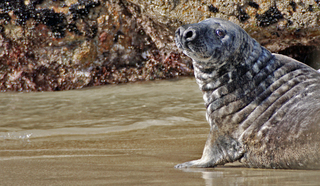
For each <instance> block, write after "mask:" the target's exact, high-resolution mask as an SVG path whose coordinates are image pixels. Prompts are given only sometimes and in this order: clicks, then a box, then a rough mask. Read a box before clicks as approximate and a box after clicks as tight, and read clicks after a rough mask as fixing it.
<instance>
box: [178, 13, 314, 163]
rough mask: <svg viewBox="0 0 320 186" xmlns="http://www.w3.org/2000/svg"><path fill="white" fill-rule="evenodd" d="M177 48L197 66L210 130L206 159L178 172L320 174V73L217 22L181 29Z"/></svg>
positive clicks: (212, 19) (216, 20)
mask: <svg viewBox="0 0 320 186" xmlns="http://www.w3.org/2000/svg"><path fill="white" fill-rule="evenodd" d="M218 29H219V30H222V31H223V32H224V33H225V35H224V36H222V37H221V36H218V35H217V34H216V31H217V30H218ZM188 32H189V33H188ZM186 33H188V34H189V35H191V33H193V34H194V35H192V38H191V37H187V36H186ZM189 35H188V36H189ZM176 44H177V46H178V47H179V48H180V49H182V50H183V52H184V53H185V54H186V55H188V56H189V57H191V58H192V59H193V65H194V71H195V77H196V80H197V83H198V84H199V87H200V89H201V90H202V92H203V99H204V101H205V104H206V107H207V113H206V117H207V120H208V122H209V124H210V134H209V137H208V140H207V142H206V145H205V148H204V151H203V155H202V158H201V159H199V160H194V161H190V162H186V163H183V164H179V165H177V166H176V168H183V167H214V166H216V165H223V164H225V163H228V162H234V161H237V160H240V161H241V162H243V163H244V164H245V165H247V166H249V167H257V168H293V169H320V162H319V161H320V155H319V154H320V147H319V146H320V73H319V72H317V71H316V70H314V69H312V68H311V67H309V66H307V65H305V64H302V63H300V62H298V61H296V60H294V59H292V58H289V57H286V56H283V55H278V54H272V53H270V52H269V51H268V50H266V49H265V48H264V47H262V46H260V44H259V43H258V42H257V41H255V40H254V39H252V38H251V37H250V36H249V35H248V34H247V33H246V32H245V31H244V30H243V29H241V28H240V27H239V26H237V25H235V24H233V23H231V22H229V21H224V20H221V19H216V18H211V19H208V20H205V21H202V22H200V23H196V24H190V25H184V26H182V27H180V28H179V29H178V30H177V31H176Z"/></svg>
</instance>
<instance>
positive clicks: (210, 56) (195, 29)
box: [175, 18, 254, 67]
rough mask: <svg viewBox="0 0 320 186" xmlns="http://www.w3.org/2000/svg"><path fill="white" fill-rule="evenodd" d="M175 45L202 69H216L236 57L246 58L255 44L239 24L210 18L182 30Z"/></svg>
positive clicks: (180, 29) (178, 33) (177, 32)
mask: <svg viewBox="0 0 320 186" xmlns="http://www.w3.org/2000/svg"><path fill="white" fill-rule="evenodd" d="M175 42H176V45H177V46H178V48H180V49H182V50H183V52H184V53H185V54H186V55H187V56H189V57H191V58H192V59H193V60H194V61H195V62H196V63H198V64H199V65H201V66H202V67H213V66H214V65H218V64H222V63H225V62H226V61H230V59H231V60H232V58H234V56H237V57H239V56H241V57H242V58H246V57H247V55H249V53H250V52H251V50H252V47H251V46H253V43H252V42H254V41H253V39H251V37H250V36H248V34H247V33H246V32H245V31H244V30H243V29H242V28H240V27H239V26H238V25H236V24H234V23H231V22H229V21H224V20H222V19H219V18H210V19H206V20H204V21H201V22H199V23H195V24H189V25H183V26H181V27H179V28H178V29H177V31H176V33H175ZM236 61H239V60H238V59H237V60H236Z"/></svg>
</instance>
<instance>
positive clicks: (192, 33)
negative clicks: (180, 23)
mask: <svg viewBox="0 0 320 186" xmlns="http://www.w3.org/2000/svg"><path fill="white" fill-rule="evenodd" d="M196 35H197V34H196V31H195V30H193V29H189V30H186V31H185V32H184V33H183V37H184V38H185V39H186V40H187V41H193V40H194V39H195V38H196Z"/></svg>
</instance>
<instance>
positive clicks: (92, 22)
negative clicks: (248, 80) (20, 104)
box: [0, 0, 320, 91]
mask: <svg viewBox="0 0 320 186" xmlns="http://www.w3.org/2000/svg"><path fill="white" fill-rule="evenodd" d="M319 10H320V2H318V1H310V0H309V1H271V2H270V1H263V0H261V1H259V0H255V1H251V0H249V1H212V0H205V1H189V0H184V1H181V0H166V1H162V0H157V1H143V0H54V1H49V0H4V1H1V2H0V91H46V90H48V91H53V90H69V89H76V88H82V87H85V86H93V85H103V84H110V83H125V82H132V81H141V80H153V79H165V78H172V77H177V76H181V75H192V74H193V71H192V66H191V60H190V59H189V58H187V57H185V56H184V55H183V54H181V53H180V52H179V51H178V50H177V48H176V47H175V44H174V40H173V36H174V31H175V29H176V28H177V27H178V26H180V25H181V24H187V23H194V22H198V21H200V20H203V19H206V18H208V17H221V18H224V19H227V20H230V21H232V22H235V23H237V24H239V25H241V26H242V27H243V28H244V29H245V30H246V31H247V32H248V33H249V34H250V35H251V36H252V37H254V38H256V39H257V40H258V41H259V42H260V43H261V44H262V45H264V46H265V47H267V48H268V49H269V50H271V51H272V52H279V53H282V54H286V55H289V56H291V57H294V58H296V59H298V60H300V61H303V62H306V63H308V64H311V65H313V66H314V67H316V68H320V66H319V62H317V61H316V60H317V59H318V51H319V47H318V46H320V45H319V44H320V28H319V18H320V15H319V14H320V13H319V12H320V11H319Z"/></svg>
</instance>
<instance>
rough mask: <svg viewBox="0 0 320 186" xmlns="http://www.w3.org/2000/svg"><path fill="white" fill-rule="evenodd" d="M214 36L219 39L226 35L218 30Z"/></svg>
mask: <svg viewBox="0 0 320 186" xmlns="http://www.w3.org/2000/svg"><path fill="white" fill-rule="evenodd" d="M216 34H217V36H219V37H224V36H225V35H226V33H225V32H224V31H223V30H220V29H218V30H216Z"/></svg>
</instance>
